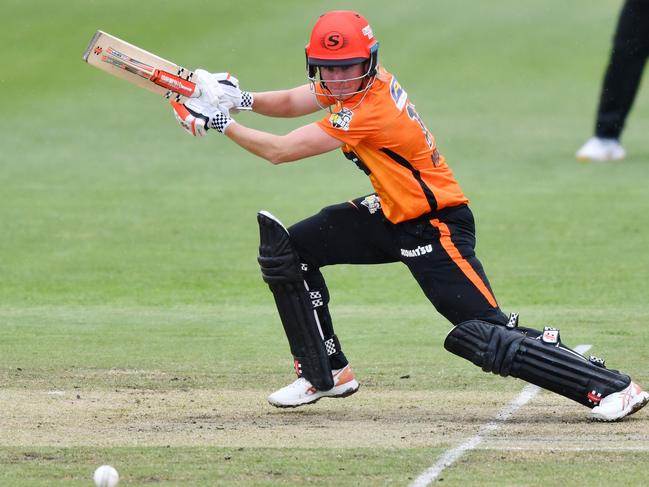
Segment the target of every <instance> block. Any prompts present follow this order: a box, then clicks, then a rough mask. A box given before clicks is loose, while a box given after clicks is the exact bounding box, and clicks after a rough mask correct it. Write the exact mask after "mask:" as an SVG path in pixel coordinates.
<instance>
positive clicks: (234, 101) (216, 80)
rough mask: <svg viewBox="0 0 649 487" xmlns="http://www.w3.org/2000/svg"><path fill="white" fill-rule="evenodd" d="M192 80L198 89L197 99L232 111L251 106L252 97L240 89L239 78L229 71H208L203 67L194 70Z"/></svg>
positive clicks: (235, 111) (236, 111)
mask: <svg viewBox="0 0 649 487" xmlns="http://www.w3.org/2000/svg"><path fill="white" fill-rule="evenodd" d="M194 81H195V82H196V85H197V87H198V89H199V90H200V96H199V98H198V99H199V100H202V101H205V102H207V103H209V104H211V105H214V106H218V105H220V107H221V108H225V109H227V110H229V111H232V112H233V113H238V112H239V110H240V109H244V110H245V109H250V108H252V103H253V97H252V94H251V93H249V92H247V91H241V89H240V88H239V80H238V79H237V78H235V77H234V76H232V75H231V74H230V73H210V72H208V71H205V70H204V69H197V70H196V71H194Z"/></svg>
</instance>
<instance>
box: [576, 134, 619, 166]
mask: <svg viewBox="0 0 649 487" xmlns="http://www.w3.org/2000/svg"><path fill="white" fill-rule="evenodd" d="M625 155H626V152H625V151H624V147H622V144H620V141H618V140H616V139H600V138H599V137H592V138H590V139H588V140H587V141H586V143H585V144H584V145H582V146H581V148H580V149H579V150H578V151H577V160H579V161H619V160H622V159H624V156H625Z"/></svg>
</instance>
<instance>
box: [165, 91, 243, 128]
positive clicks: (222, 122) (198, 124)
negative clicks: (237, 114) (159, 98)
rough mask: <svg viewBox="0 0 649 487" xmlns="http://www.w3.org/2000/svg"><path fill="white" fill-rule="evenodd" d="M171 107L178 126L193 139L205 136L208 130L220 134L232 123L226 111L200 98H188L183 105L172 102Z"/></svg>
mask: <svg viewBox="0 0 649 487" xmlns="http://www.w3.org/2000/svg"><path fill="white" fill-rule="evenodd" d="M171 106H172V107H173V110H174V115H175V117H176V120H178V123H179V124H180V126H181V127H182V128H183V129H184V130H185V131H186V132H187V133H189V134H190V135H193V136H195V137H202V136H204V135H206V134H207V131H208V129H210V128H211V129H214V130H216V131H217V132H219V133H221V134H222V133H223V132H225V129H226V128H228V126H229V125H230V124H231V123H232V122H233V120H232V118H230V115H229V114H228V111H227V109H225V108H222V107H219V108H215V107H214V106H212V105H210V104H208V103H205V102H202V101H200V98H190V99H188V100H187V101H186V102H185V103H184V104H182V103H179V102H176V101H173V100H172V101H171Z"/></svg>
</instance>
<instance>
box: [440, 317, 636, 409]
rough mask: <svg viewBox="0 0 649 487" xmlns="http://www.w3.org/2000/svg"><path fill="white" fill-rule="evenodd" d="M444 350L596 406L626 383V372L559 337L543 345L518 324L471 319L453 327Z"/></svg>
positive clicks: (502, 374)
mask: <svg viewBox="0 0 649 487" xmlns="http://www.w3.org/2000/svg"><path fill="white" fill-rule="evenodd" d="M444 348H446V349H447V350H448V351H449V352H451V353H454V354H456V355H459V356H460V357H463V358H465V359H467V360H470V361H471V362H473V363H474V364H475V365H477V366H478V367H481V368H482V370H484V371H485V372H493V373H494V374H499V375H501V376H503V377H507V376H512V377H516V378H519V379H523V380H525V381H527V382H530V383H532V384H535V385H537V386H539V387H542V388H544V389H547V390H549V391H552V392H555V393H557V394H560V395H562V396H564V397H567V398H569V399H572V400H573V401H576V402H578V403H580V404H583V405H584V406H588V407H594V406H597V405H598V404H599V401H600V400H601V398H603V397H606V396H607V395H609V394H612V393H613V392H619V391H621V390H622V389H624V388H625V387H627V386H628V385H629V383H630V382H631V379H630V377H629V376H628V375H625V374H621V373H620V372H617V371H614V370H609V369H606V368H605V367H603V365H602V364H596V363H593V362H591V361H590V360H588V359H586V358H585V357H583V356H582V355H581V354H579V353H577V352H575V351H573V350H571V349H569V348H566V347H564V346H562V345H561V343H560V342H559V341H558V337H557V342H556V343H553V344H549V343H545V342H544V341H543V340H542V339H541V337H538V338H530V337H529V336H527V335H526V334H525V333H524V332H522V331H519V330H518V329H516V328H507V327H504V326H500V325H494V324H492V323H487V322H484V321H478V320H472V321H466V322H464V323H460V324H459V325H457V326H456V327H455V328H453V329H452V330H451V331H450V333H449V334H448V336H447V337H446V340H445V341H444Z"/></svg>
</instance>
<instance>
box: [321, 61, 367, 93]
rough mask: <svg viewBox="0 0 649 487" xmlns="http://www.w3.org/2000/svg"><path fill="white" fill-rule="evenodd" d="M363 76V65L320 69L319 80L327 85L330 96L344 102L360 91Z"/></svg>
mask: <svg viewBox="0 0 649 487" xmlns="http://www.w3.org/2000/svg"><path fill="white" fill-rule="evenodd" d="M364 74H365V65H364V64H352V65H351V66H321V67H320V78H321V79H322V81H324V82H325V83H326V84H327V88H328V89H329V91H330V92H331V94H332V95H333V96H334V97H336V98H338V99H339V100H346V99H347V98H349V97H351V96H352V95H353V94H354V93H355V92H357V91H359V90H360V89H361V85H362V84H363V80H364V78H363V77H362V76H363V75H364Z"/></svg>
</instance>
